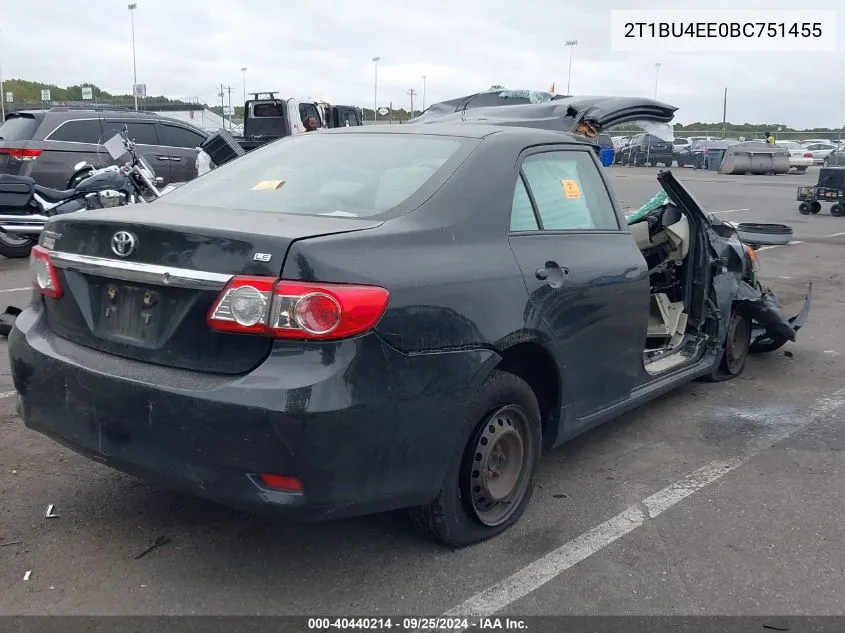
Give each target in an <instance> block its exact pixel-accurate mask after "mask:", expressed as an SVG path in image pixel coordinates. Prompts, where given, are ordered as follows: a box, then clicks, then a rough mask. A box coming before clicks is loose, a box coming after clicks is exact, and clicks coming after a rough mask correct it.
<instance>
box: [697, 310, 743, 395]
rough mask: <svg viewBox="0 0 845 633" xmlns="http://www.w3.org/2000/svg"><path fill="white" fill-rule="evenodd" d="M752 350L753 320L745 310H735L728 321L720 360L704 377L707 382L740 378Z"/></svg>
mask: <svg viewBox="0 0 845 633" xmlns="http://www.w3.org/2000/svg"><path fill="white" fill-rule="evenodd" d="M750 348H751V319H749V318H748V317H747V316H746V315H745V313H744V312H743V310H741V309H736V308H734V311H733V314H731V319H730V321H728V331H727V332H726V334H725V342H724V344H723V346H722V353H721V354H720V356H719V360H718V361H717V362H716V363H714V364H713V370H712V371H711V372H710V373H709V374H707V375H706V376H704V377H703V380H704V381H705V382H723V381H725V380H731V379H732V378H736V377H737V376H740V375H741V374H742V372H743V371H744V370H745V361H746V360H748V352H749V351H750Z"/></svg>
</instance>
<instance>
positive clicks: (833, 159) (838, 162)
mask: <svg viewBox="0 0 845 633" xmlns="http://www.w3.org/2000/svg"><path fill="white" fill-rule="evenodd" d="M822 164H823V165H824V166H825V167H843V166H845V143H841V144H840V145H837V147H836V149H834V150H833V151H832V152H831V153H830V154H828V155H827V157H826V158H825V159H824V161H823V162H822Z"/></svg>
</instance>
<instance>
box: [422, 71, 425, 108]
mask: <svg viewBox="0 0 845 633" xmlns="http://www.w3.org/2000/svg"><path fill="white" fill-rule="evenodd" d="M422 77H423V101H422V108H421V110H422V111H423V112H425V75H423V76H422Z"/></svg>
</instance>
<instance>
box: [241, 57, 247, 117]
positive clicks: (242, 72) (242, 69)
mask: <svg viewBox="0 0 845 633" xmlns="http://www.w3.org/2000/svg"><path fill="white" fill-rule="evenodd" d="M246 70H247V69H246V67H244V68H241V74H242V75H243V77H244V108H246Z"/></svg>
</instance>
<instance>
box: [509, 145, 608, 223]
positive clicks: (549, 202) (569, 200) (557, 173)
mask: <svg viewBox="0 0 845 633" xmlns="http://www.w3.org/2000/svg"><path fill="white" fill-rule="evenodd" d="M522 173H523V174H524V175H525V179H526V182H527V183H528V186H529V187H530V188H531V193H532V194H533V196H534V200H535V202H536V203H537V211H538V213H539V214H540V221H541V222H542V225H543V226H542V227H541V229H542V230H545V231H566V230H570V231H578V230H582V231H583V230H602V231H607V230H618V229H619V222H618V221H617V219H616V212H615V211H614V209H613V204H612V202H611V200H610V194H609V193H608V191H607V187H605V185H604V181H603V180H602V178H601V174H600V173H599V168H598V167H597V166H596V164H595V162H594V161H593V160H592V158H591V156H590V154H588V153H587V152H580V151H554V152H543V153H541V154H533V155H531V156H529V157H528V158H526V159H525V160H524V161H523V163H522Z"/></svg>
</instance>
